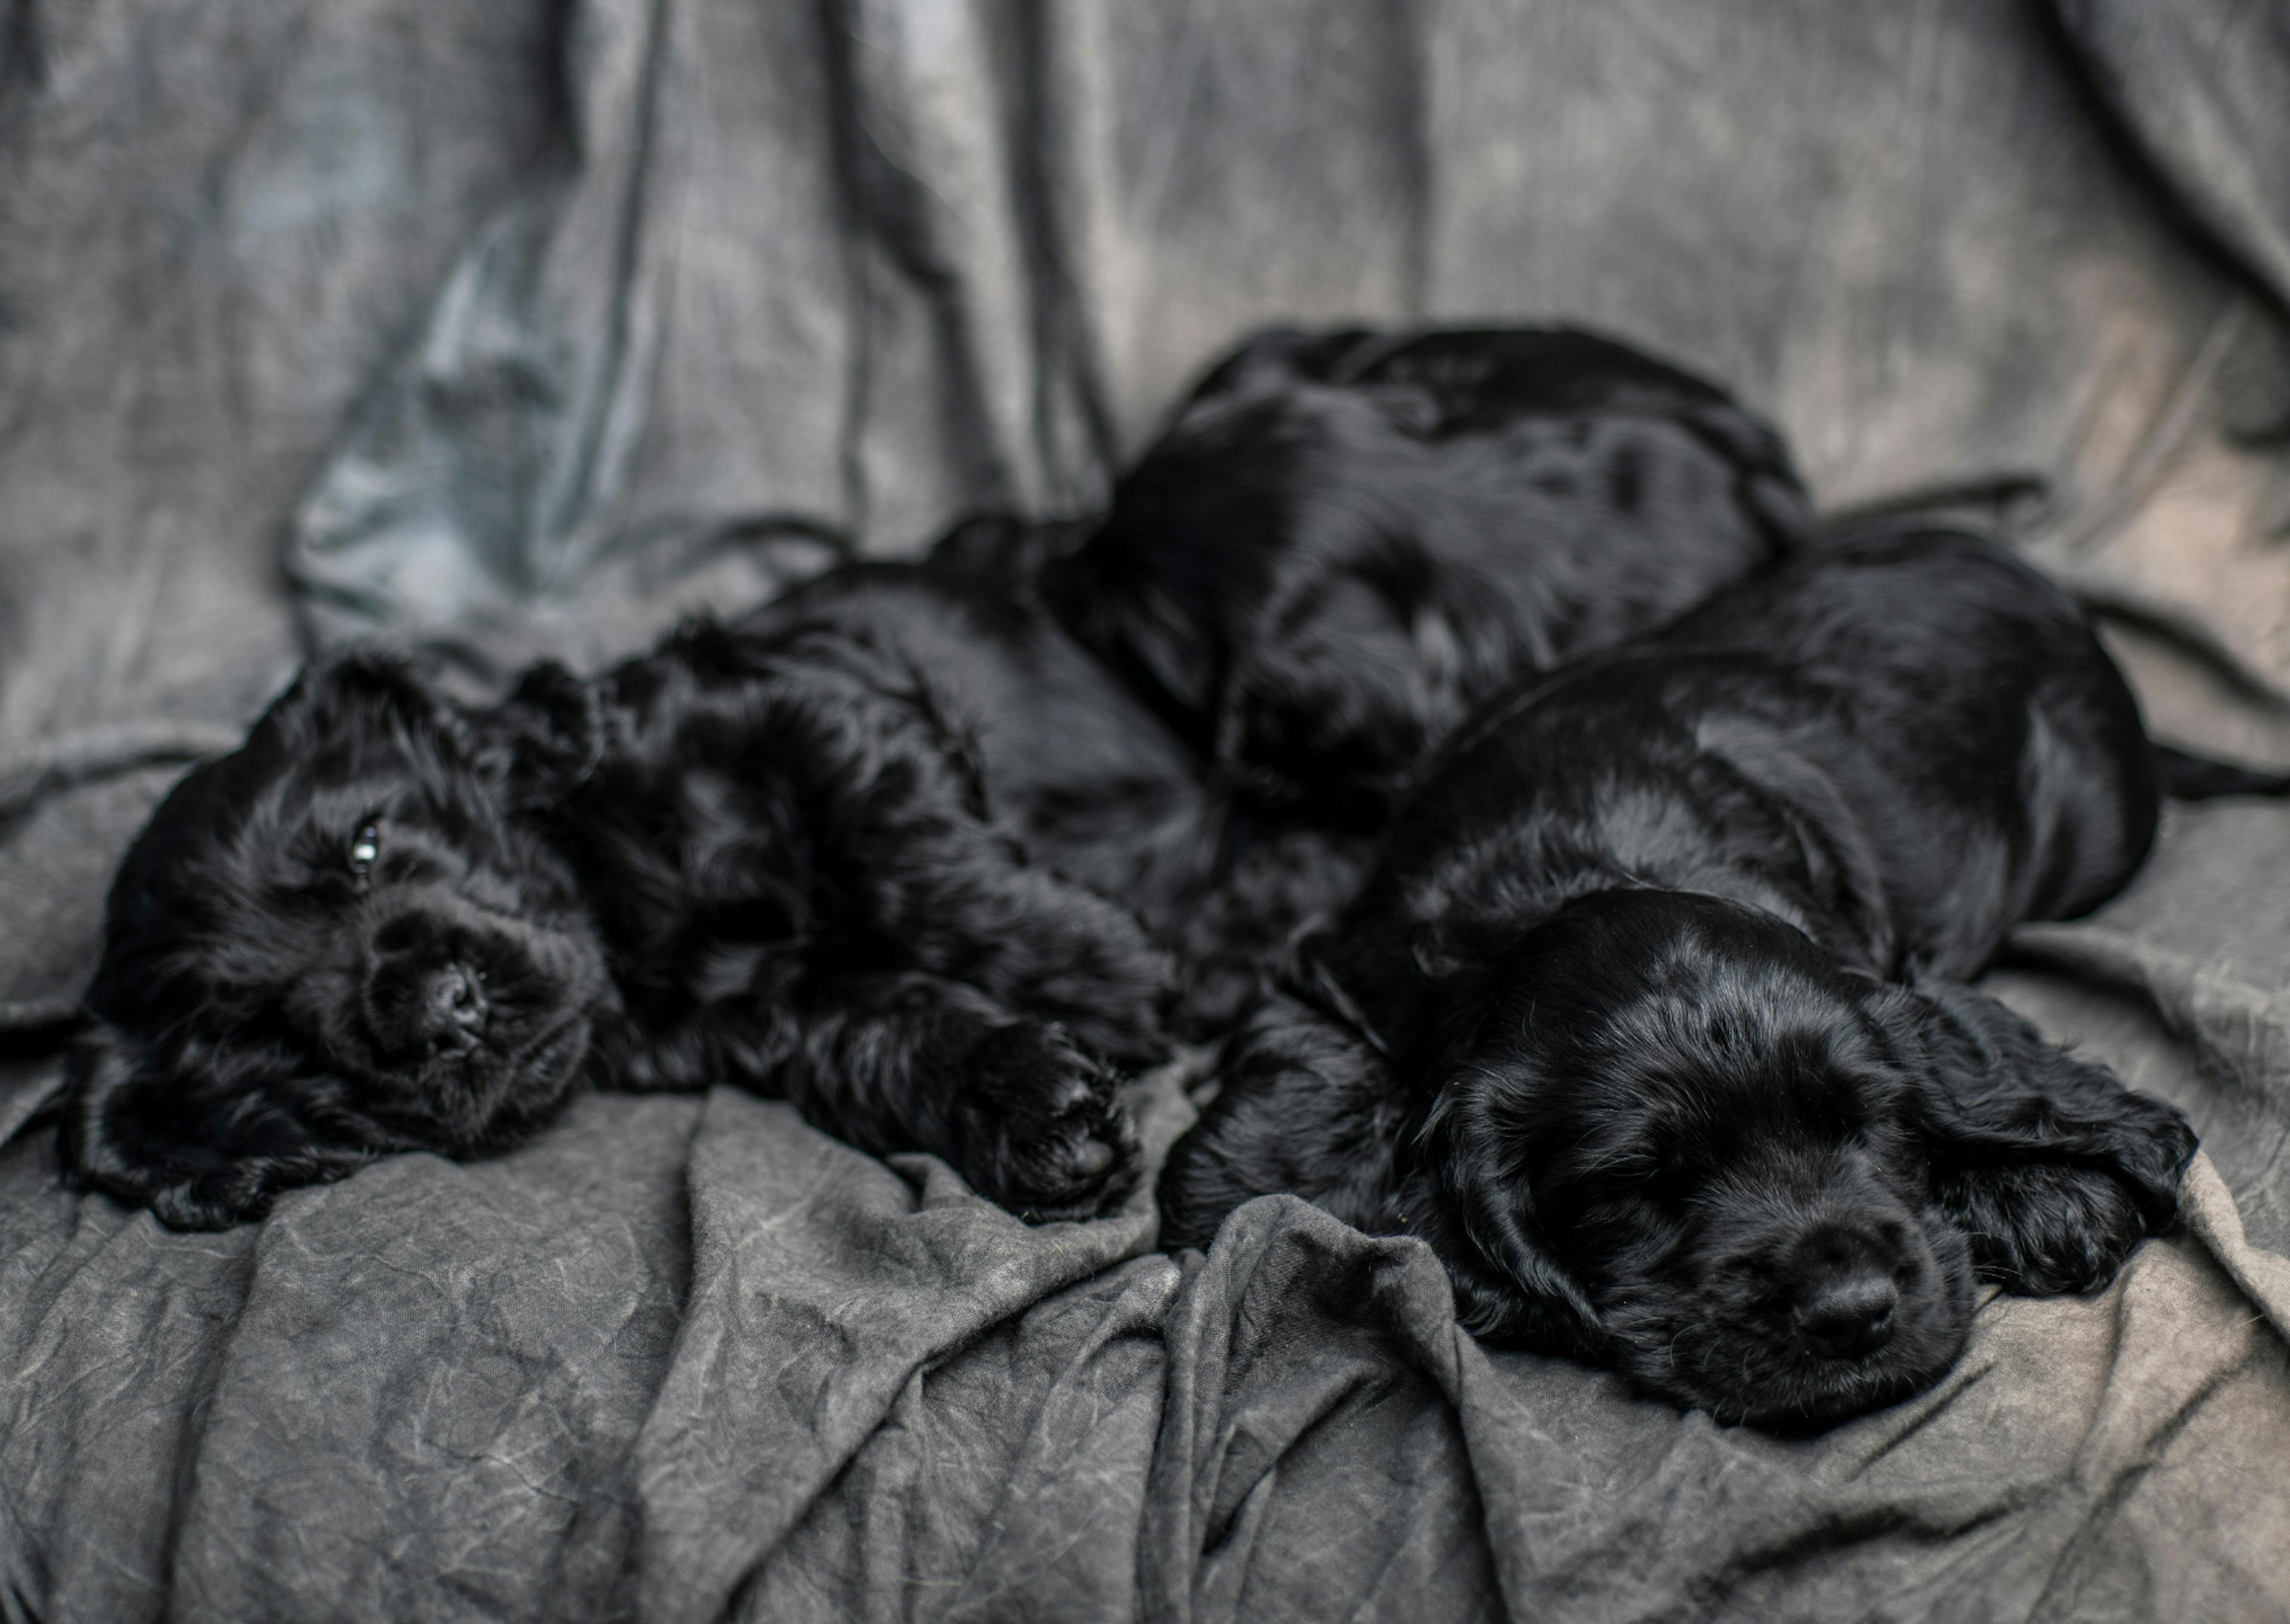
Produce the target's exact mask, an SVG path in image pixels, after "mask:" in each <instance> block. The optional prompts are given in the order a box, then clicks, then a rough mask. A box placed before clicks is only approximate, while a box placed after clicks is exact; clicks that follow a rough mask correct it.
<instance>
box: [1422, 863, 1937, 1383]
mask: <svg viewBox="0 0 2290 1624" xmlns="http://www.w3.org/2000/svg"><path fill="white" fill-rule="evenodd" d="M1873 992H1874V988H1873V987H1872V985H1871V984H1870V983H1867V982H1865V981H1862V980H1858V979H1856V978H1854V977H1852V976H1850V975H1848V974H1847V973H1846V972H1842V971H1840V970H1839V969H1838V968H1837V967H1836V965H1835V964H1833V963H1832V962H1831V961H1830V960H1829V959H1828V958H1826V957H1825V956H1823V955H1822V953H1821V952H1820V951H1819V950H1818V949H1817V948H1814V945H1813V944H1812V943H1811V942H1810V941H1808V940H1806V938H1805V937H1803V936H1802V935H1800V934H1799V933H1798V932H1796V931H1794V930H1792V929H1791V928H1790V927H1789V926H1788V925H1786V924H1782V923H1781V922H1780V921H1778V920H1776V919H1774V918H1773V917H1771V916H1767V915H1765V914H1763V913H1760V912H1758V910H1755V909H1752V908H1745V907H1742V906H1741V905H1738V904H1735V903H1732V902H1727V901H1724V900H1719V899H1717V898H1714V897H1707V896H1701V895H1698V894H1693V893H1681V892H1653V891H1646V892H1638V891H1616V892H1599V893H1597V894H1594V895H1592V896H1589V897H1585V898H1581V899H1579V900H1576V901H1574V902H1572V903H1570V904H1568V905H1567V906H1566V907H1565V908H1562V909H1561V910H1560V911H1559V912H1558V913H1557V915H1555V916H1553V917H1552V918H1551V919H1549V921H1548V922H1546V923H1545V924H1542V925H1541V926H1539V927H1538V928H1537V929H1535V930H1534V931H1533V932H1530V933H1529V934H1528V935H1527V936H1526V937H1525V939H1524V940H1522V941H1521V942H1520V943H1519V944H1518V945H1517V948H1516V950H1515V951H1514V952H1512V953H1511V954H1510V955H1509V956H1507V957H1506V958H1505V959H1504V960H1503V961H1502V962H1501V963H1500V964H1497V965H1495V966H1493V967H1492V969H1491V971H1490V972H1488V974H1487V976H1486V980H1485V983H1484V984H1483V986H1482V987H1480V988H1478V989H1477V993H1476V995H1475V996H1471V997H1469V998H1467V999H1465V1000H1463V1001H1462V1002H1461V1004H1459V1006H1458V1015H1457V1024H1456V1027H1455V1029H1453V1031H1451V1032H1450V1033H1449V1034H1448V1035H1447V1038H1446V1044H1447V1051H1446V1058H1445V1061H1444V1062H1443V1063H1442V1064H1441V1065H1439V1066H1438V1067H1437V1068H1436V1075H1437V1076H1438V1077H1439V1078H1442V1079H1444V1082H1443V1083H1442V1084H1441V1086H1440V1089H1439V1092H1438V1093H1437V1096H1436V1097H1435V1098H1434V1100H1432V1102H1431V1105H1430V1108H1429V1116H1428V1117H1427V1119H1426V1122H1425V1125H1424V1128H1423V1130H1422V1132H1421V1136H1420V1139H1419V1140H1418V1153H1419V1156H1418V1164H1417V1167H1416V1171H1415V1172H1414V1174H1413V1177H1412V1179H1411V1180H1410V1184H1409V1187H1408V1188H1407V1189H1406V1191H1405V1193H1404V1194H1403V1196H1402V1211H1403V1212H1404V1213H1405V1218H1406V1221H1407V1222H1408V1223H1409V1224H1410V1225H1411V1227H1413V1228H1418V1229H1420V1230H1421V1231H1422V1232H1424V1233H1425V1235H1426V1237H1427V1238H1429V1239H1430V1240H1431V1241H1432V1243H1433V1244H1434V1245H1435V1246H1437V1248H1438V1249H1439V1250H1440V1251H1441V1252H1442V1253H1443V1255H1444V1256H1445V1257H1446V1259H1447V1260H1448V1261H1449V1263H1450V1266H1451V1268H1452V1269H1453V1273H1454V1275H1455V1277H1456V1280H1457V1283H1458V1287H1459V1292H1458V1295H1459V1300H1460V1303H1461V1308H1462V1310H1463V1312H1464V1314H1465V1316H1466V1318H1467V1320H1469V1322H1470V1323H1471V1324H1472V1328H1473V1329H1475V1330H1477V1331H1480V1332H1483V1333H1486V1334H1490V1335H1493V1336H1495V1337H1498V1338H1501V1339H1508V1340H1525V1341H1529V1342H1533V1343H1535V1344H1538V1345H1542V1346H1554V1345H1555V1346H1557V1347H1561V1348H1568V1349H1570V1350H1572V1351H1575V1352H1577V1353H1581V1354H1583V1355H1586V1356H1590V1357H1593V1358H1596V1359H1597V1360H1599V1361H1600V1362H1602V1363H1607V1364H1613V1366H1615V1367H1616V1368H1618V1369H1620V1370H1621V1371H1622V1372H1625V1373H1626V1374H1628V1375H1629V1377H1631V1378H1632V1379H1633V1380H1635V1381H1636V1382H1637V1384H1638V1385H1640V1386H1641V1387H1644V1388H1647V1389H1649V1390H1651V1391H1653V1392H1655V1393H1658V1394H1661V1395H1662V1396H1667V1397H1669V1398H1671V1399H1673V1400H1676V1401H1677V1402H1679V1403H1681V1404H1688V1405H1693V1406H1699V1407H1701V1408H1704V1409H1707V1410H1709V1412H1711V1414H1713V1415H1714V1416H1716V1417H1718V1418H1719V1419H1720V1420H1750V1421H1756V1422H1759V1423H1762V1424H1766V1425H1776V1426H1805V1425H1818V1424H1822V1423H1825V1422H1828V1421H1831V1420H1837V1419H1839V1418H1841V1417H1843V1416H1846V1415H1849V1414H1853V1413H1855V1412H1860V1411H1862V1410H1865V1409H1869V1408H1871V1407H1873V1406H1875V1405H1878V1404H1884V1403H1886V1402H1889V1401H1891V1400H1893V1399H1894V1398H1897V1397H1900V1396H1904V1395H1905V1394H1907V1393H1910V1392H1912V1391H1914V1390H1916V1389H1917V1388H1920V1387H1922V1386H1925V1385H1927V1384H1928V1383H1930V1382H1931V1381H1933V1380H1936V1379H1937V1378H1938V1377H1939V1376H1940V1375H1941V1374H1942V1372H1944V1371H1946V1369H1947V1368H1948V1366H1949V1365H1950V1364H1951V1363H1952V1362H1953V1361H1954V1359H1955V1358H1956V1356H1957V1354H1958V1351H1959V1350H1960V1349H1961V1348H1962V1347H1963V1344H1964V1340H1965V1337H1966V1332H1967V1330H1968V1328H1969V1324H1970V1320H1971V1299H1972V1278H1973V1276H1972V1270H1971V1268H1970V1264H1969V1261H1968V1259H1967V1255H1966V1245H1965V1242H1964V1238H1963V1236H1961V1235H1960V1234H1959V1233H1958V1230H1957V1229H1956V1228H1955V1227H1954V1226H1953V1225H1952V1224H1951V1222H1950V1220H1949V1217H1948V1215H1947V1213H1946V1212H1943V1211H1942V1208H1941V1207H1940V1206H1939V1205H1938V1204H1936V1203H1935V1202H1934V1199H1933V1196H1932V1194H1931V1191H1930V1189H1929V1188H1928V1177H1927V1158H1926V1153H1925V1150H1924V1148H1923V1146H1922V1144H1921V1142H1920V1140H1919V1138H1918V1129H1917V1124H1918V1120H1919V1116H1920V1113H1919V1111H1918V1108H1917V1100H1918V1081H1917V1079H1916V1078H1915V1077H1914V1076H1911V1075H1910V1072H1909V1070H1908V1069H1907V1068H1904V1067H1903V1065H1902V1060H1901V1057H1900V1054H1899V1052H1898V1048H1897V1045H1896V1044H1894V1042H1893V1041H1892V1038H1891V1037H1890V1036H1889V1035H1888V1033H1887V1030H1886V1027H1885V1025H1884V1024H1883V1022H1882V1021H1881V1020H1879V1019H1878V1018H1877V1017H1876V1016H1875V1015H1874V1014H1872V1013H1871V1012H1870V1007H1869V1002H1870V996H1872V994H1873Z"/></svg>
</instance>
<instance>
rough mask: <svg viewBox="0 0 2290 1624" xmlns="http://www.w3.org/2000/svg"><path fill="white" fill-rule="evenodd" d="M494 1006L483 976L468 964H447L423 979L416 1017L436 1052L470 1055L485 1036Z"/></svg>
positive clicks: (416, 994)
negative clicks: (487, 1020) (488, 1017)
mask: <svg viewBox="0 0 2290 1624" xmlns="http://www.w3.org/2000/svg"><path fill="white" fill-rule="evenodd" d="M491 1010H492V1005H491V1004H490V1003H488V1001H487V1000H486V997H485V981H484V976H483V975H482V974H481V973H479V972H477V971H476V970H475V969H473V968H471V967H470V966H468V965H467V964H446V965H444V966H443V967H441V968H439V969H436V970H432V971H430V972H428V974H426V975H424V976H423V977H422V978H421V980H420V986H419V987H418V988H417V989H416V991H415V998H414V1019H415V1020H416V1021H417V1022H418V1023H419V1024H420V1035H421V1039H422V1042H423V1043H424V1044H426V1045H427V1046H428V1050H429V1052H431V1053H433V1054H467V1053H468V1052H469V1051H470V1050H472V1049H474V1048H476V1046H477V1040H478V1038H480V1037H482V1036H484V1030H485V1017H486V1015H487V1014H488V1013H490V1012H491Z"/></svg>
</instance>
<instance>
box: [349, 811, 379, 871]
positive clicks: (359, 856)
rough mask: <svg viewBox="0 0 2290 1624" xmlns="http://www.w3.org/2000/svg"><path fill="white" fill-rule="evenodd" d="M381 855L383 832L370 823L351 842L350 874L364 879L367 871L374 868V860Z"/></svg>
mask: <svg viewBox="0 0 2290 1624" xmlns="http://www.w3.org/2000/svg"><path fill="white" fill-rule="evenodd" d="M380 855H381V830H380V828H379V827H378V826H376V825H374V824H371V823H369V824H367V825H366V826H365V827H364V828H361V829H360V830H358V832H357V837H356V839H354V840H352V841H351V842H350V872H351V873H352V874H355V875H356V876H358V877H359V878H360V879H364V877H365V876H366V874H367V871H368V870H370V869H371V868H372V867H373V865H374V860H375V859H376V858H379V857H380Z"/></svg>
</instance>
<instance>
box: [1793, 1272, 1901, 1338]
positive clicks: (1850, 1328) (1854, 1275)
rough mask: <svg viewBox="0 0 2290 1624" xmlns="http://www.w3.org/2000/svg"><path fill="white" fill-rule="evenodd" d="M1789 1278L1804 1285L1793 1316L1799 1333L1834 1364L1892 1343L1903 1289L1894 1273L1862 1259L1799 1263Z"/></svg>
mask: <svg viewBox="0 0 2290 1624" xmlns="http://www.w3.org/2000/svg"><path fill="white" fill-rule="evenodd" d="M1790 1273H1791V1274H1793V1275H1796V1276H1799V1277H1800V1279H1801V1281H1802V1284H1799V1285H1798V1289H1797V1294H1796V1298H1795V1300H1794V1302H1793V1303H1792V1304H1791V1307H1790V1319H1791V1321H1792V1322H1793V1323H1794V1324H1795V1325H1796V1327H1797V1331H1798V1335H1800V1336H1802V1337H1803V1338H1804V1339H1805V1340H1806V1341H1807V1342H1808V1343H1810V1344H1811V1345H1812V1347H1813V1348H1814V1350H1815V1351H1816V1352H1819V1353H1822V1354H1824V1355H1826V1356H1829V1357H1830V1358H1832V1359H1861V1358H1866V1357H1867V1356H1869V1355H1870V1354H1872V1353H1875V1352H1876V1351H1877V1350H1878V1348H1882V1347H1884V1346H1885V1345H1886V1343H1887V1342H1889V1341H1891V1340H1893V1310H1894V1309H1895V1308H1898V1307H1900V1303H1901V1289H1900V1287H1899V1286H1898V1285H1896V1284H1894V1281H1893V1276H1892V1272H1891V1271H1890V1270H1888V1269H1885V1268H1878V1266H1877V1264H1876V1263H1875V1261H1874V1260H1870V1259H1868V1258H1865V1257H1862V1258H1855V1259H1851V1260H1846V1261H1843V1262H1836V1263H1830V1262H1825V1261H1824V1262H1815V1263H1814V1265H1813V1266H1811V1267H1809V1268H1808V1267H1806V1266H1805V1265H1803V1264H1799V1265H1798V1267H1796V1268H1792V1269H1791V1270H1790Z"/></svg>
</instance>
